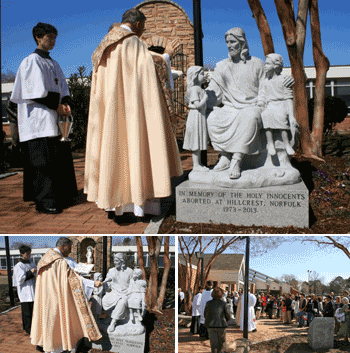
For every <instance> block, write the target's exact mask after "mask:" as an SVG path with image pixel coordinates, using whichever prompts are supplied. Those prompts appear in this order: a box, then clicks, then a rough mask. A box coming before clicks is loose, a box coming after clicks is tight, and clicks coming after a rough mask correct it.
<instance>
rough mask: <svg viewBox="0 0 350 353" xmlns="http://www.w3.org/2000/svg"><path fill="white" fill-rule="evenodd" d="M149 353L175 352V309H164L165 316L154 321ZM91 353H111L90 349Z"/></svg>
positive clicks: (160, 316)
mask: <svg viewBox="0 0 350 353" xmlns="http://www.w3.org/2000/svg"><path fill="white" fill-rule="evenodd" d="M149 352H150V353H161V352H162V353H163V352H164V353H174V352H175V309H164V310H163V315H159V316H158V317H157V318H156V319H155V320H154V327H153V330H152V332H151V335H150V339H149ZM89 353H109V351H100V350H97V349H90V351H89Z"/></svg>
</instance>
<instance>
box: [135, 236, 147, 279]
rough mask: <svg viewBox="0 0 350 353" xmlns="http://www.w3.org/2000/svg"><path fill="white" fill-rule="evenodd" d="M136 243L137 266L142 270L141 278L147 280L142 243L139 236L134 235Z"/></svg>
mask: <svg viewBox="0 0 350 353" xmlns="http://www.w3.org/2000/svg"><path fill="white" fill-rule="evenodd" d="M135 240H136V245H137V256H138V258H139V268H140V270H141V271H142V279H144V280H147V274H146V270H145V260H144V259H143V245H142V240H141V237H140V236H135Z"/></svg>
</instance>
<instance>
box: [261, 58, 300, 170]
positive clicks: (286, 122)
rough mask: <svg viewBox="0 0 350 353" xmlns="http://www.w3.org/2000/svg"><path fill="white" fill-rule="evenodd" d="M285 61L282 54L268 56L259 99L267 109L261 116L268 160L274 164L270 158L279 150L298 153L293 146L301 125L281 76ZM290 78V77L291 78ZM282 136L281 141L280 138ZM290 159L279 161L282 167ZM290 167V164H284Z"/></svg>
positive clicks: (283, 77) (290, 95) (289, 91)
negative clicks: (296, 117) (296, 118)
mask: <svg viewBox="0 0 350 353" xmlns="http://www.w3.org/2000/svg"><path fill="white" fill-rule="evenodd" d="M282 69H283V58H282V56H281V55H279V54H269V55H267V56H266V62H265V74H266V77H265V79H264V81H263V83H262V86H261V89H260V92H259V96H260V99H261V101H263V102H264V103H262V102H260V104H261V105H262V106H263V107H265V108H264V110H263V112H262V113H261V120H262V123H263V129H264V131H265V134H266V141H267V146H266V148H267V151H268V158H267V162H268V163H269V164H270V165H271V163H272V160H271V156H274V155H276V154H277V152H276V149H282V150H283V151H285V153H287V154H288V155H293V154H294V153H295V151H294V149H293V145H294V142H295V139H296V134H297V133H298V123H297V121H296V120H295V117H294V109H293V90H292V88H291V87H287V86H286V84H285V82H286V76H287V75H282ZM289 77H290V76H289ZM279 136H280V137H281V138H280V140H281V141H280V140H278V137H279ZM287 161H288V164H289V159H288V158H280V162H281V164H282V166H283V165H284V163H286V162H287ZM285 166H287V165H285Z"/></svg>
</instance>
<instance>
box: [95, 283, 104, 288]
mask: <svg viewBox="0 0 350 353" xmlns="http://www.w3.org/2000/svg"><path fill="white" fill-rule="evenodd" d="M102 285H103V283H102V282H101V281H95V287H97V288H98V287H101V286H102Z"/></svg>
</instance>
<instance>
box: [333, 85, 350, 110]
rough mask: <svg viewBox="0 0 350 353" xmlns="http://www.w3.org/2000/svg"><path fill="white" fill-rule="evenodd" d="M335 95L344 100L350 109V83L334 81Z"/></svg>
mask: <svg viewBox="0 0 350 353" xmlns="http://www.w3.org/2000/svg"><path fill="white" fill-rule="evenodd" d="M334 95H335V96H336V97H338V98H341V99H342V100H344V101H345V103H346V105H347V106H348V108H350V81H347V80H334Z"/></svg>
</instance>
